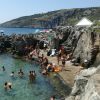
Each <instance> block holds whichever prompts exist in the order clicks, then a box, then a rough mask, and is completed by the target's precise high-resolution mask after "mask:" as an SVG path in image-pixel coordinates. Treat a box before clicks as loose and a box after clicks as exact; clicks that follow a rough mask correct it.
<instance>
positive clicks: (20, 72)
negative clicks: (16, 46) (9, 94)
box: [18, 69, 24, 78]
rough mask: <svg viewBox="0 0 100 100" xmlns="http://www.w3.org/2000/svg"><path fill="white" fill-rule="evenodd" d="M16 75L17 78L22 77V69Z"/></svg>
mask: <svg viewBox="0 0 100 100" xmlns="http://www.w3.org/2000/svg"><path fill="white" fill-rule="evenodd" d="M18 75H19V77H21V78H22V77H23V75H24V72H23V71H22V69H20V70H19V72H18Z"/></svg>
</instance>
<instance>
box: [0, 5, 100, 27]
mask: <svg viewBox="0 0 100 100" xmlns="http://www.w3.org/2000/svg"><path fill="white" fill-rule="evenodd" d="M83 17H87V18H89V19H90V20H92V21H97V20H99V18H100V7H91V8H76V9H62V10H57V11H51V12H47V13H42V14H35V15H31V16H23V17H20V18H17V19H13V20H11V21H8V22H5V23H2V24H1V25H0V26H1V27H33V28H34V27H35V28H38V27H39V28H54V27H56V26H59V25H75V24H76V23H77V22H78V21H79V20H80V19H81V18H83Z"/></svg>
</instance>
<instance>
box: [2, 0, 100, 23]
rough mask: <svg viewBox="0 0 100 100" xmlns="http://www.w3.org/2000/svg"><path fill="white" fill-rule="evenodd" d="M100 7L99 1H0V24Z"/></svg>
mask: <svg viewBox="0 0 100 100" xmlns="http://www.w3.org/2000/svg"><path fill="white" fill-rule="evenodd" d="M85 7H100V0H0V13H1V14H0V23H3V22H6V21H9V20H12V19H15V18H18V17H22V16H28V15H33V14H38V13H45V12H48V11H54V10H60V9H71V8H85Z"/></svg>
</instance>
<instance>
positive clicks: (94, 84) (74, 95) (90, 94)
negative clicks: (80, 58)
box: [66, 66, 100, 100]
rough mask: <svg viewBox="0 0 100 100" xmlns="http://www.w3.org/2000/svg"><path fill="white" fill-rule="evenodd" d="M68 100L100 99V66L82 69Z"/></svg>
mask: <svg viewBox="0 0 100 100" xmlns="http://www.w3.org/2000/svg"><path fill="white" fill-rule="evenodd" d="M66 100H100V66H98V67H97V68H94V67H93V68H89V69H85V70H82V71H81V72H80V74H79V75H77V76H76V78H75V84H74V86H73V89H72V92H71V96H70V97H68V98H66Z"/></svg>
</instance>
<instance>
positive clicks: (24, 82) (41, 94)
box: [0, 54, 70, 100]
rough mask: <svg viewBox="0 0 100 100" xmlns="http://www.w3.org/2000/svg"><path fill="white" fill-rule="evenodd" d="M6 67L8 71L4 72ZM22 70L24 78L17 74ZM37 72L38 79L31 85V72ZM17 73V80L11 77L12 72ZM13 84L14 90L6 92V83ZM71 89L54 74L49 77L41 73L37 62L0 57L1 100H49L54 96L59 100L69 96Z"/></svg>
mask: <svg viewBox="0 0 100 100" xmlns="http://www.w3.org/2000/svg"><path fill="white" fill-rule="evenodd" d="M2 66H5V68H6V71H5V72H3V71H2V68H1V67H2ZM20 68H22V70H23V71H24V74H25V75H24V78H19V77H18V75H17V73H18V71H19V69H20ZM30 70H35V71H36V74H37V77H36V80H35V81H34V83H32V84H30V83H29V78H28V75H29V71H30ZM12 71H14V72H15V78H12V77H11V76H10V74H11V72H12ZM6 81H7V82H11V83H12V90H11V91H5V89H4V83H5V82H6ZM69 91H70V88H69V87H68V86H66V85H64V84H62V83H61V81H60V80H59V79H58V78H57V77H56V74H52V75H50V76H48V77H46V76H43V75H42V74H41V73H40V68H39V65H38V64H36V63H35V62H26V61H23V60H21V59H14V58H13V57H12V56H11V55H8V54H3V55H0V100H49V99H50V97H51V96H52V95H55V96H56V97H57V98H58V99H57V100H60V99H59V98H61V97H63V96H65V95H67V94H69Z"/></svg>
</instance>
